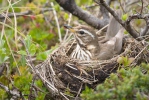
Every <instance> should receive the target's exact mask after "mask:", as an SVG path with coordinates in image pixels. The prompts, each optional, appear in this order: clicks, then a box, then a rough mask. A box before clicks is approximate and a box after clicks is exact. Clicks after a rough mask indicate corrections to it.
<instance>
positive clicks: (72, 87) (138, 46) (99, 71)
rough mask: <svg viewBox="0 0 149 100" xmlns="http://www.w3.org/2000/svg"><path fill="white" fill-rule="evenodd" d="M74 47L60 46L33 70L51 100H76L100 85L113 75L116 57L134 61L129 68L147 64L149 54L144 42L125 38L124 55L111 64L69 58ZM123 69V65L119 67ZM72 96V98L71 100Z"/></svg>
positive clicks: (73, 44) (109, 61) (69, 45)
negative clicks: (48, 92) (89, 89)
mask: <svg viewBox="0 0 149 100" xmlns="http://www.w3.org/2000/svg"><path fill="white" fill-rule="evenodd" d="M75 45H76V43H75V42H74V41H73V40H71V41H67V42H66V43H63V44H61V45H60V46H59V47H58V48H57V49H56V50H54V51H53V53H52V54H50V55H49V57H48V59H47V60H46V61H44V62H43V63H41V64H39V65H37V66H36V67H35V68H34V72H36V74H38V76H39V77H40V78H41V79H42V81H43V83H44V84H45V86H46V87H47V89H48V90H49V91H50V93H51V97H53V98H55V99H56V98H57V99H59V98H62V99H64V100H65V99H74V98H79V95H80V93H81V92H82V91H83V90H84V89H85V86H88V87H90V88H93V89H94V88H95V87H96V86H97V84H100V83H102V82H103V81H104V80H105V79H106V78H107V77H108V76H109V75H110V74H111V73H115V72H116V70H117V69H118V67H119V66H120V64H119V63H118V61H117V59H118V58H119V57H122V56H123V57H127V58H133V61H131V63H130V65H129V67H131V66H135V65H137V64H140V63H141V62H146V63H148V61H149V58H148V56H149V51H148V50H147V47H148V44H147V43H146V42H143V41H141V42H138V41H136V40H134V39H132V38H126V39H125V43H124V45H123V52H122V53H121V54H120V55H117V56H115V57H113V58H112V59H110V60H102V61H99V60H96V61H95V60H94V61H92V60H88V61H85V60H84V61H83V60H78V59H74V58H71V57H70V53H71V52H72V51H73V49H74V46H75ZM121 67H123V65H121ZM72 95H73V96H72Z"/></svg>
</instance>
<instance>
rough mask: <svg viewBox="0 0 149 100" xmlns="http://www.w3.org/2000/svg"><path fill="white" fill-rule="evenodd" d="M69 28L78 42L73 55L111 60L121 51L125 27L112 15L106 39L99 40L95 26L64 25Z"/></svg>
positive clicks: (86, 58) (79, 57) (80, 57)
mask: <svg viewBox="0 0 149 100" xmlns="http://www.w3.org/2000/svg"><path fill="white" fill-rule="evenodd" d="M64 27H65V28H67V29H69V30H70V31H71V32H72V33H73V35H74V37H75V40H76V42H77V46H76V49H75V51H77V54H76V53H74V52H73V53H72V54H71V57H73V58H76V59H80V60H109V59H111V58H112V57H114V56H115V55H118V54H120V53H121V50H122V42H123V33H124V28H122V27H121V26H120V24H119V23H118V22H117V21H116V20H115V19H114V18H113V17H112V18H111V20H110V23H109V27H108V29H107V33H106V36H105V39H104V40H102V41H99V40H98V36H97V34H96V32H95V31H94V29H93V28H91V27H89V26H85V25H80V26H77V27H71V26H67V25H65V26H64ZM77 55H78V56H77Z"/></svg>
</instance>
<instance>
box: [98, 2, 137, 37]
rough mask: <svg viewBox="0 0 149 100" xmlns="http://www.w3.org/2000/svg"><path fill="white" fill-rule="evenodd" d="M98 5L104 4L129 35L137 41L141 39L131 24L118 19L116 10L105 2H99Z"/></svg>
mask: <svg viewBox="0 0 149 100" xmlns="http://www.w3.org/2000/svg"><path fill="white" fill-rule="evenodd" d="M98 4H102V5H103V6H104V7H105V8H106V9H107V10H108V11H109V12H110V13H111V14H112V15H113V17H114V18H115V19H116V20H117V21H118V22H119V23H120V24H121V25H122V26H123V27H124V28H125V29H126V30H127V31H128V32H129V34H130V35H131V36H133V37H134V38H135V39H137V38H138V37H139V35H138V33H137V32H136V31H135V30H134V29H132V27H131V25H130V23H127V22H126V23H125V22H123V21H122V20H121V18H119V17H118V15H117V14H116V12H115V11H114V10H112V9H111V8H110V7H109V6H108V5H107V4H106V2H105V1H104V0H99V1H98Z"/></svg>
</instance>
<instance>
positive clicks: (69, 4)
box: [55, 0, 108, 29]
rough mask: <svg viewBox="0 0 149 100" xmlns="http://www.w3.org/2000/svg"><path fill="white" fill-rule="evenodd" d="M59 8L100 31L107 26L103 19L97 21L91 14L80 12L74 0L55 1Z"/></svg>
mask: <svg viewBox="0 0 149 100" xmlns="http://www.w3.org/2000/svg"><path fill="white" fill-rule="evenodd" d="M55 1H56V2H57V3H58V4H59V5H60V6H61V7H63V8H64V9H65V10H67V11H69V12H70V13H72V14H73V15H74V16H76V17H78V18H79V19H80V20H83V21H84V22H86V23H87V24H89V25H90V26H92V27H94V28H97V29H101V28H102V27H104V26H105V25H107V24H108V21H105V20H104V19H102V20H101V19H98V18H97V17H95V16H93V15H92V14H89V13H88V12H86V11H84V10H82V9H81V8H80V7H78V6H77V5H76V3H75V1H74V0H55Z"/></svg>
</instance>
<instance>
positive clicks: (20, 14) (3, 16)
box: [0, 11, 32, 19]
mask: <svg viewBox="0 0 149 100" xmlns="http://www.w3.org/2000/svg"><path fill="white" fill-rule="evenodd" d="M31 13H32V11H25V12H21V13H15V15H16V17H19V16H23V15H29V14H31ZM7 16H8V17H10V18H13V17H14V14H13V13H10V14H7ZM5 17H6V16H5V15H2V14H0V19H4V18H5Z"/></svg>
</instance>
